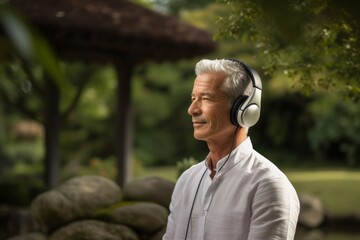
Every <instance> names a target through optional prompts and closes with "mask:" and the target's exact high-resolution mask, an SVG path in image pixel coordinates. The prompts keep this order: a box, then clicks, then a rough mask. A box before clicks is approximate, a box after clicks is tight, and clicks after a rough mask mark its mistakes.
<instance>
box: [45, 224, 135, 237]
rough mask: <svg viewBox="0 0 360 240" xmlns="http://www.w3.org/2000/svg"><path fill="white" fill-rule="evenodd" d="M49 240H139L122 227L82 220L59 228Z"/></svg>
mask: <svg viewBox="0 0 360 240" xmlns="http://www.w3.org/2000/svg"><path fill="white" fill-rule="evenodd" d="M49 240H139V237H138V236H137V235H136V233H135V232H134V231H133V230H132V229H130V228H129V227H126V226H123V225H118V224H112V223H106V222H102V221H97V220H82V221H77V222H73V223H71V224H69V225H66V226H64V227H61V228H59V229H58V230H56V231H55V232H54V233H53V234H52V235H51V237H50V239H49Z"/></svg>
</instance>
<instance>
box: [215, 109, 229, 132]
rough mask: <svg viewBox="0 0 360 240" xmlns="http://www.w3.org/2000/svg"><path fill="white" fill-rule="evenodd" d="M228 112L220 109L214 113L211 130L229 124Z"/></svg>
mask: <svg viewBox="0 0 360 240" xmlns="http://www.w3.org/2000/svg"><path fill="white" fill-rule="evenodd" d="M229 111H230V110H227V109H221V108H219V110H217V111H214V118H213V121H212V125H213V126H212V128H214V129H219V128H223V127H225V125H226V124H228V123H230V112H229Z"/></svg>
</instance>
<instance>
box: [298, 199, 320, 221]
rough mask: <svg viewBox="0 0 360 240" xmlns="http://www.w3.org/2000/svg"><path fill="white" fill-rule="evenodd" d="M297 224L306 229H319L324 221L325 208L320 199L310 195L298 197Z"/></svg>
mask: <svg viewBox="0 0 360 240" xmlns="http://www.w3.org/2000/svg"><path fill="white" fill-rule="evenodd" d="M299 200H300V214H299V220H298V222H299V224H301V225H302V226H305V227H308V228H316V227H319V226H320V225H321V224H322V223H323V222H324V220H325V216H326V212H325V207H324V205H323V203H322V202H321V200H320V199H318V198H316V197H313V196H310V195H305V194H304V195H300V196H299Z"/></svg>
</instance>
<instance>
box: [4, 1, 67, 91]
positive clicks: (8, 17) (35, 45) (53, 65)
mask: <svg viewBox="0 0 360 240" xmlns="http://www.w3.org/2000/svg"><path fill="white" fill-rule="evenodd" d="M0 23H1V25H2V26H3V28H4V30H5V33H6V37H7V39H2V40H3V41H5V42H6V41H7V40H9V41H10V44H6V45H9V46H12V48H9V49H2V52H3V56H2V57H7V56H6V55H11V54H14V53H15V54H17V55H18V56H20V57H21V58H22V59H24V60H25V61H27V62H29V63H30V62H31V63H32V62H37V63H39V64H40V65H41V66H43V67H44V70H45V72H46V74H48V75H49V76H50V77H51V80H53V81H54V82H55V83H56V84H57V85H58V86H59V88H60V90H61V91H64V90H65V88H66V87H67V85H68V84H69V83H68V82H67V79H66V78H65V76H64V74H63V72H62V71H61V69H60V66H59V62H58V60H57V58H56V57H55V54H54V52H53V50H52V48H51V47H50V46H49V44H48V42H47V41H46V40H45V39H44V38H43V37H42V36H41V35H40V34H39V33H38V32H37V31H36V30H35V29H34V28H33V27H32V26H31V25H30V24H29V23H28V21H27V19H25V17H24V16H22V15H21V14H20V13H19V12H17V11H16V10H15V9H13V8H12V7H11V6H9V5H8V4H5V3H1V4H0ZM6 45H5V46H6ZM3 46H4V45H3ZM6 52H7V53H6ZM4 55H5V56H4ZM2 60H4V59H2Z"/></svg>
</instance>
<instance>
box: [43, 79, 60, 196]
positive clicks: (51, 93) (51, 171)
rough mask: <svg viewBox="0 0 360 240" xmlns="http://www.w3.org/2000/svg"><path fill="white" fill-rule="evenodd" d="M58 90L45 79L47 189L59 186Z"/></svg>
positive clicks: (52, 83) (45, 170) (45, 176)
mask: <svg viewBox="0 0 360 240" xmlns="http://www.w3.org/2000/svg"><path fill="white" fill-rule="evenodd" d="M59 101H60V95H59V89H58V86H57V85H56V84H55V83H54V82H53V81H51V80H50V79H49V78H48V77H45V102H44V125H45V164H44V165H45V169H44V178H45V185H46V187H47V189H52V188H54V187H56V186H57V185H58V184H59V171H60V157H59V137H60V116H59Z"/></svg>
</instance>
